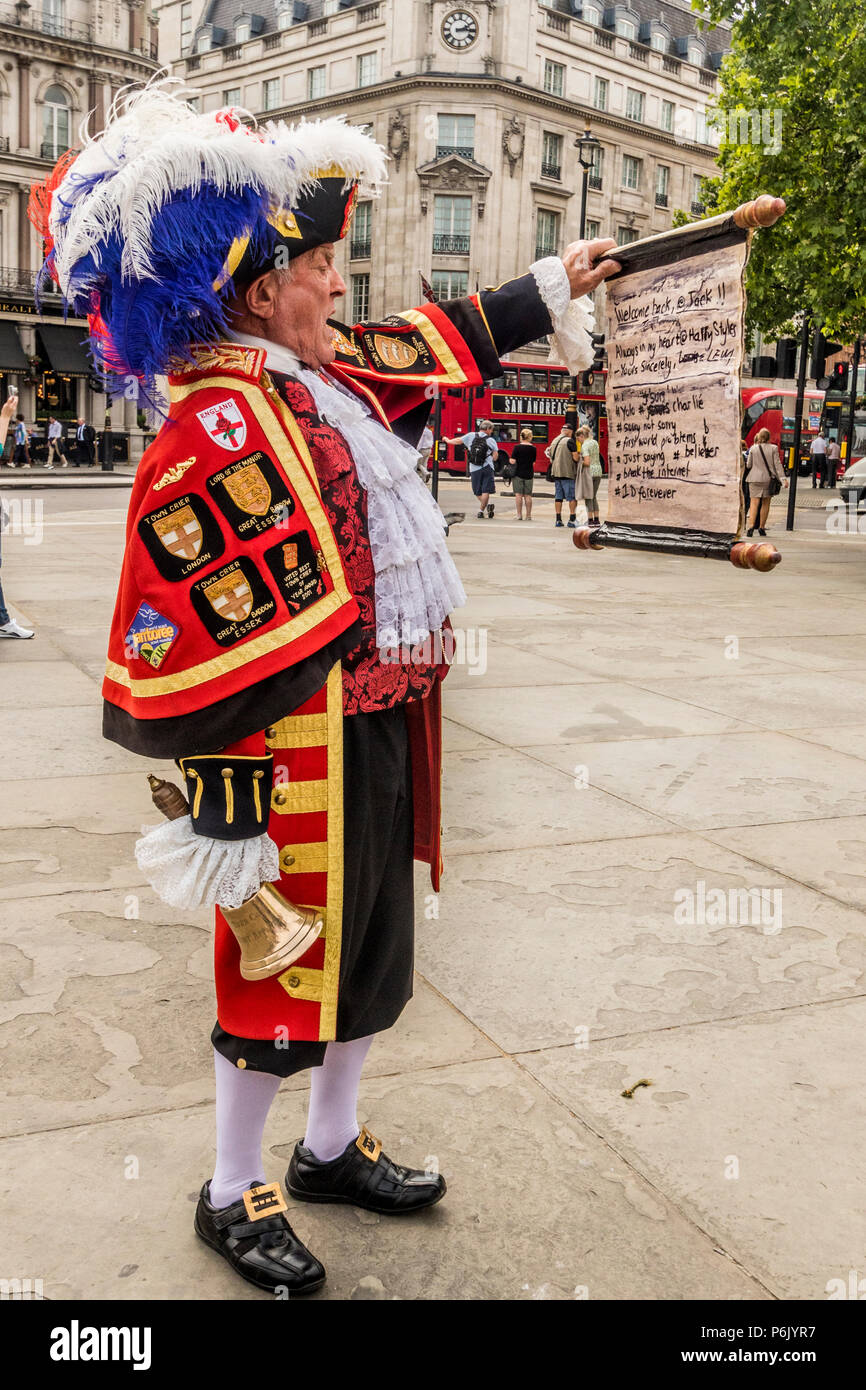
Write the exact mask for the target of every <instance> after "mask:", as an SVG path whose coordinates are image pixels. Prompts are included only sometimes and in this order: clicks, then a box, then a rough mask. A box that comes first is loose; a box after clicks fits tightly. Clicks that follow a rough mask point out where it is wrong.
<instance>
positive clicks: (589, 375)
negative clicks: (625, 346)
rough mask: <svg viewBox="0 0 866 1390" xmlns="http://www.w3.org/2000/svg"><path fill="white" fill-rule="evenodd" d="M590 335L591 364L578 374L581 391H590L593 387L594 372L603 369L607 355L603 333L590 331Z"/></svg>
mask: <svg viewBox="0 0 866 1390" xmlns="http://www.w3.org/2000/svg"><path fill="white" fill-rule="evenodd" d="M590 336H591V338H592V351H593V359H592V366H591V367H589V368H587V370H586V371H585V372H581V374H580V389H581V391H591V390H592V389H593V386H594V385H595V384H596V383H595V382H594V376H595V373H596V372H601V371H602V370H603V369H604V365H605V360H606V357H607V349H606V347H605V343H604V334H603V333H592V334H591V335H590Z"/></svg>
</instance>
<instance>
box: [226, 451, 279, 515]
mask: <svg viewBox="0 0 866 1390" xmlns="http://www.w3.org/2000/svg"><path fill="white" fill-rule="evenodd" d="M223 485H224V487H225V489H226V491H227V492H228V494H229V496H230V497H231V499H232V501H233V502H234V504H235V506H236V507H240V509H241V511H242V512H249V513H250V515H251V516H264V515H265V514H266V513H267V510H268V508H269V507H270V505H271V489H270V487H269V486H268V480H267V478H266V477H265V475H264V473H263V472H262V470H261V469H260V468H259V466H258V464H257V463H248V464H247V466H246V468H241V469H240V470H239V471H238V472H237V473H229V474H226V475H225V477H224V478H223Z"/></svg>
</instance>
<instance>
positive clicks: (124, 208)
mask: <svg viewBox="0 0 866 1390" xmlns="http://www.w3.org/2000/svg"><path fill="white" fill-rule="evenodd" d="M175 85H176V84H174V82H173V80H172V79H161V80H159V81H157V82H151V83H149V84H148V85H147V86H146V87H144V88H142V89H138V90H127V91H125V92H122V93H120V95H119V96H118V98H117V100H116V101H115V103H114V105H113V106H112V109H111V112H110V114H109V119H108V123H107V125H106V128H105V130H104V131H103V132H102V133H101V134H99V135H97V136H94V137H92V138H89V137H88V138H85V139H84V141H83V144H82V148H81V150H80V151H70V152H68V153H67V154H65V155H64V156H63V157H62V158H61V160H60V161H59V162H58V164H57V166H56V167H55V169H54V171H53V172H52V173H51V174H50V175H49V177H48V178H47V179H46V180H45V182H44V183H41V184H37V185H34V187H33V190H32V193H31V198H30V217H31V220H32V221H33V223H34V225H35V226H36V228H37V230H38V231H39V232H40V234H41V236H42V237H43V240H44V243H45V253H46V254H45V261H44V264H43V267H42V271H41V272H40V278H39V285H42V284H44V281H45V279H46V278H47V277H50V278H51V279H53V280H54V281H55V282H56V284H57V285H58V286H59V288H60V290H61V293H62V294H63V297H64V300H65V303H66V306H67V308H68V310H69V311H70V312H71V313H73V314H75V315H78V316H81V317H85V316H86V317H87V319H88V321H89V324H90V347H91V352H92V355H93V358H94V363H95V365H96V366H97V368H98V369H100V370H102V371H105V372H107V373H109V374H112V375H114V376H115V378H117V377H119V378H121V380H120V382H119V388H122V387H123V386H124V382H123V380H122V379H123V378H124V377H126V378H129V377H130V376H132V377H134V378H137V379H138V381H139V383H140V385H141V389H142V392H143V394H144V395H146V396H147V395H149V396H151V397H153V395H154V392H155V379H156V377H157V376H158V375H159V374H160V373H163V372H165V371H166V370H167V369H168V368H169V367H170V365H171V364H172V363H176V362H179V361H183V360H184V359H185V358H186V357H187V356H188V353H189V348H190V346H191V345H192V344H193V343H195V342H207V341H213V340H215V339H217V338H219V337H220V336H221V335H224V334H225V331H226V328H227V321H226V307H227V303H228V300H229V298H230V297H231V295H232V293H233V291H234V290H235V289H236V288H237V287H239V286H240V285H242V284H245V283H249V282H250V281H251V280H252V279H254V278H255V277H256V276H257V275H260V274H263V273H264V272H265V271H267V270H269V269H271V268H272V267H274V266H275V265H276V266H280V265H285V264H287V263H288V261H290V260H292V259H293V258H294V257H296V256H299V255H301V254H303V252H305V251H309V250H311V249H312V248H313V247H315V246H321V245H323V244H324V243H326V242H331V241H337V240H339V239H340V238H341V237H343V236H345V234H346V231H347V229H348V226H349V222H350V220H351V216H352V211H353V208H354V203H355V199H356V197H357V193H358V189H359V187H360V188H362V189H363V190H364V192H365V193H369V194H370V195H371V196H375V195H376V194H377V193H378V191H379V187H380V185H381V184H382V182H383V181H384V178H385V155H384V151H383V150H382V148H381V146H380V145H378V144H376V142H375V141H374V140H372V139H371V138H370V137H369V136H368V135H366V134H365V133H364V132H363V131H362V130H359V129H358V128H357V127H355V126H351V125H347V124H346V123H345V121H344V120H342V118H337V117H332V118H329V119H327V120H322V121H301V122H300V123H298V124H297V125H291V126H290V125H287V124H285V122H283V121H277V122H268V123H267V124H265V125H261V126H259V125H256V124H255V122H254V121H253V118H252V117H251V116H249V115H248V113H246V112H238V111H236V110H234V109H229V110H221V111H216V112H208V113H205V114H200V113H198V112H196V111H193V109H192V108H191V106H189V105H188V104H187V102H186V101H184V100H183V99H182V97H181V96H180V95H178V94H177V93H176V91H174V90H172V88H173V87H174V86H175ZM242 118H243V119H242ZM109 384H111V383H109Z"/></svg>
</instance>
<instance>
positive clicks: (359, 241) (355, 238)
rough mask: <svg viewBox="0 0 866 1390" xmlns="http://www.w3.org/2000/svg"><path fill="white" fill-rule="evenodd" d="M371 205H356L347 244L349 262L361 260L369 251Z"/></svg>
mask: <svg viewBox="0 0 866 1390" xmlns="http://www.w3.org/2000/svg"><path fill="white" fill-rule="evenodd" d="M372 211H373V204H372V203H358V205H357V206H356V208H355V216H354V217H353V218H352V234H351V238H350V242H349V256H350V259H351V260H363V259H364V258H365V257H366V256H369V254H370V249H371V236H370V225H371V222H372Z"/></svg>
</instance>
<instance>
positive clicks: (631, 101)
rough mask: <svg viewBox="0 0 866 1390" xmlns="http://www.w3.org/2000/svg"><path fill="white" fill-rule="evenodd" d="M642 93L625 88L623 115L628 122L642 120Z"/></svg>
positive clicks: (631, 88)
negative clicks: (626, 117)
mask: <svg viewBox="0 0 866 1390" xmlns="http://www.w3.org/2000/svg"><path fill="white" fill-rule="evenodd" d="M643 104H644V95H643V92H639V91H637V90H636V89H635V88H634V87H627V88H626V93H625V114H626V115H627V116H628V118H629V120H630V121H642V120H643Z"/></svg>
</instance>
